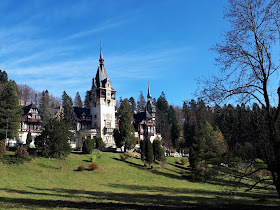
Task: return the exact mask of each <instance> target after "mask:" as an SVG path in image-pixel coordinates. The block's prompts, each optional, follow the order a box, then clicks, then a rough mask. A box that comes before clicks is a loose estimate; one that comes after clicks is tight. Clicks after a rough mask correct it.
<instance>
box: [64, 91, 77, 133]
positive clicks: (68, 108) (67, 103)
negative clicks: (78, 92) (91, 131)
mask: <svg viewBox="0 0 280 210" xmlns="http://www.w3.org/2000/svg"><path fill="white" fill-rule="evenodd" d="M62 101H63V102H62V107H63V121H64V123H65V125H67V126H68V128H69V129H75V124H76V121H75V112H74V108H73V102H72V98H71V97H70V96H68V95H67V93H66V92H65V91H64V92H63V95H62Z"/></svg>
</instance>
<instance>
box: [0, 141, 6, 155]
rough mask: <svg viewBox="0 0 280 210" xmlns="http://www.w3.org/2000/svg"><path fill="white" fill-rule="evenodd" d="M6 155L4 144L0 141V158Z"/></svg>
mask: <svg viewBox="0 0 280 210" xmlns="http://www.w3.org/2000/svg"><path fill="white" fill-rule="evenodd" d="M5 154H6V144H5V142H4V141H0V157H3V156H4V155H5Z"/></svg>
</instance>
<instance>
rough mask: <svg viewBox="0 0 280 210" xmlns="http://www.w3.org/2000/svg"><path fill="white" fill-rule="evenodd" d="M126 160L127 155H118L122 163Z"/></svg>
mask: <svg viewBox="0 0 280 210" xmlns="http://www.w3.org/2000/svg"><path fill="white" fill-rule="evenodd" d="M127 158H128V155H127V154H120V159H121V160H122V161H126V159H127Z"/></svg>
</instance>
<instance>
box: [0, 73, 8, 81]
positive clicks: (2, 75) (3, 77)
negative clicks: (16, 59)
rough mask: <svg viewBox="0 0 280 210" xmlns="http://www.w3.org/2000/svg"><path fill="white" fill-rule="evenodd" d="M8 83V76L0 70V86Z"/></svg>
mask: <svg viewBox="0 0 280 210" xmlns="http://www.w3.org/2000/svg"><path fill="white" fill-rule="evenodd" d="M7 82H8V75H7V73H6V72H5V71H2V70H0V84H1V83H7Z"/></svg>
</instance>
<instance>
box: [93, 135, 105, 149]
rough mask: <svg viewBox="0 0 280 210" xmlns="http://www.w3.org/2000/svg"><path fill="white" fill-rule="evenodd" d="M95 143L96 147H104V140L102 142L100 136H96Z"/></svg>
mask: <svg viewBox="0 0 280 210" xmlns="http://www.w3.org/2000/svg"><path fill="white" fill-rule="evenodd" d="M95 145H96V149H102V148H104V142H103V140H102V138H101V137H99V138H96V143H95Z"/></svg>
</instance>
